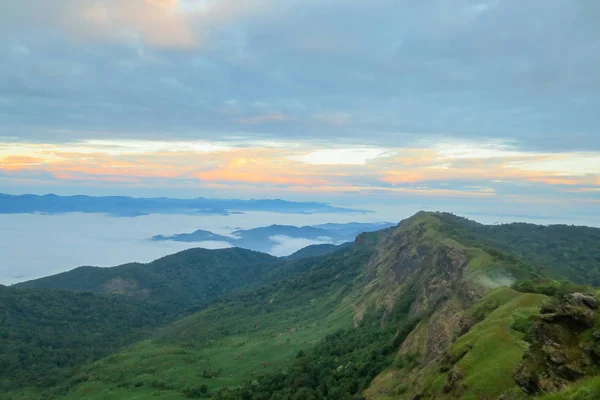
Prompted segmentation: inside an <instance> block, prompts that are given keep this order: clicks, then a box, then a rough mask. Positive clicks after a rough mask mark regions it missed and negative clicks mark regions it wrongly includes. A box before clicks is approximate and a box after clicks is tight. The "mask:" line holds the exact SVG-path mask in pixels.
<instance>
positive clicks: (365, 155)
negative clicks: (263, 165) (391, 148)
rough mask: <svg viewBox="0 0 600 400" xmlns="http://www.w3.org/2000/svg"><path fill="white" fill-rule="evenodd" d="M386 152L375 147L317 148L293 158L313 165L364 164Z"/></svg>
mask: <svg viewBox="0 0 600 400" xmlns="http://www.w3.org/2000/svg"><path fill="white" fill-rule="evenodd" d="M386 152H387V151H386V150H385V149H376V148H348V149H319V150H314V151H311V152H310V153H308V154H305V155H302V156H297V157H294V159H296V160H299V161H302V162H303V163H306V164H315V165H365V164H367V162H369V161H370V160H374V159H376V158H378V157H381V156H383V155H384V154H386Z"/></svg>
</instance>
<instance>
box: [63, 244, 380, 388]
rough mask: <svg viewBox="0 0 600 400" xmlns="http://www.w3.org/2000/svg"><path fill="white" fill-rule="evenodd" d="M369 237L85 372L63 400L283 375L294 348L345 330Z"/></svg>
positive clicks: (71, 384)
mask: <svg viewBox="0 0 600 400" xmlns="http://www.w3.org/2000/svg"><path fill="white" fill-rule="evenodd" d="M377 235H379V234H371V235H369V236H368V237H367V236H364V237H363V239H362V243H361V244H358V245H355V246H353V247H352V248H350V249H347V250H344V251H342V252H339V253H336V254H334V255H331V256H328V257H321V258H318V259H313V261H312V262H313V264H314V265H313V267H312V269H310V270H309V271H307V272H306V273H304V274H301V275H299V276H296V277H291V278H287V279H284V280H283V281H280V282H278V283H277V284H271V285H268V286H265V287H262V288H260V289H257V290H253V291H250V292H248V293H244V294H240V295H237V296H231V297H230V298H229V300H228V301H223V302H220V303H216V304H215V305H213V306H211V307H209V308H207V309H205V310H203V311H201V312H199V313H197V314H194V315H192V316H190V317H187V318H185V319H183V320H180V321H178V322H176V323H174V324H172V325H170V326H168V327H167V328H165V329H163V330H162V331H161V332H159V334H157V335H156V336H155V337H154V338H153V339H151V340H146V341H143V342H140V343H137V344H136V345H134V346H131V347H130V348H128V349H126V350H124V351H122V352H120V353H117V354H114V355H112V356H110V357H108V358H105V359H103V360H100V361H98V362H96V363H94V364H91V365H89V366H87V367H86V368H84V369H83V370H82V371H81V373H80V374H79V375H78V376H76V377H75V378H74V379H72V380H71V381H70V382H66V383H65V384H64V385H63V387H62V390H67V389H69V392H68V394H67V395H66V397H64V398H65V399H69V400H71V399H112V398H114V399H121V398H131V399H145V398H165V399H181V398H185V390H186V389H189V388H194V387H199V386H201V385H203V384H205V385H207V386H208V388H209V389H210V390H211V391H214V390H217V389H219V388H222V387H232V386H237V385H240V384H242V383H245V382H247V381H248V380H249V379H252V377H253V376H255V375H258V374H263V373H266V372H269V371H275V370H278V369H281V368H285V366H286V365H289V363H291V362H292V361H293V360H294V358H295V355H296V353H297V352H298V350H299V349H304V348H308V347H310V346H312V345H314V343H316V342H317V341H318V340H320V339H321V338H323V337H324V336H326V335H327V334H329V333H332V332H334V331H336V330H338V329H340V328H344V327H350V326H352V316H353V305H354V303H355V300H356V296H357V295H358V289H359V287H360V285H358V284H356V278H357V277H358V276H359V275H360V273H361V272H362V270H363V269H364V266H365V265H366V263H367V262H368V260H369V259H370V257H371V256H372V253H373V246H372V243H371V242H372V241H375V240H376V239H375V237H376V236H377ZM211 375H214V376H215V377H214V378H213V377H211Z"/></svg>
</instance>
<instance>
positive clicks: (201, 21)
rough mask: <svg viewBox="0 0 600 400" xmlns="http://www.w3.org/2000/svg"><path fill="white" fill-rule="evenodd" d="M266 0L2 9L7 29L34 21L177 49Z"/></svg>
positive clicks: (71, 32) (57, 2)
mask: <svg viewBox="0 0 600 400" xmlns="http://www.w3.org/2000/svg"><path fill="white" fill-rule="evenodd" d="M265 4H266V3H265V2H264V1H260V0H259V1H256V0H250V1H239V0H203V1H201V2H195V4H193V3H191V2H189V1H185V0H128V1H121V0H103V1H101V0H45V1H44V2H42V3H40V2H34V1H31V0H24V1H21V2H19V3H13V4H10V5H8V4H7V5H6V6H4V7H2V6H0V11H2V14H3V15H4V17H3V18H2V17H0V29H2V27H12V28H14V27H15V26H16V27H17V28H30V27H31V26H28V24H31V25H37V26H40V27H47V28H50V29H56V30H59V31H62V32H63V33H65V34H66V35H68V38H69V39H70V40H73V41H75V42H81V41H85V40H88V41H92V42H93V41H99V42H117V43H122V42H125V43H132V42H133V43H135V41H138V40H139V41H141V42H143V43H145V44H147V45H149V46H152V47H158V48H172V49H193V48H196V47H198V46H201V45H203V41H204V40H205V38H206V36H208V35H209V34H210V31H211V30H212V29H214V28H218V27H219V26H221V25H222V24H228V23H231V22H234V21H236V20H238V19H241V18H244V17H246V16H248V15H251V14H253V13H254V12H258V11H259V10H260V9H261V8H262V7H263V6H264V5H265Z"/></svg>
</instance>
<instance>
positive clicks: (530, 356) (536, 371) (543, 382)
mask: <svg viewBox="0 0 600 400" xmlns="http://www.w3.org/2000/svg"><path fill="white" fill-rule="evenodd" d="M597 310H598V302H597V301H596V299H595V298H594V297H592V296H589V295H586V294H583V293H571V294H568V295H566V296H564V297H563V298H561V299H560V300H553V301H549V302H547V303H546V304H544V306H543V307H542V310H541V314H540V315H539V317H538V318H537V320H536V321H535V322H534V324H533V327H532V339H533V341H532V344H531V346H530V347H529V349H528V350H527V352H526V353H525V354H524V355H523V360H522V361H521V363H520V364H519V366H518V367H517V369H516V370H515V372H514V374H513V378H514V380H515V382H516V383H517V385H518V386H519V387H520V388H521V389H522V390H523V391H524V392H525V393H527V394H529V395H535V394H539V393H541V392H548V393H552V392H556V391H559V390H562V389H563V388H565V387H566V386H568V385H570V384H571V383H572V382H574V381H577V380H579V379H582V378H584V377H585V376H586V375H593V374H595V373H596V368H597V365H600V346H599V344H598V342H597V341H596V340H600V332H598V334H596V332H594V333H593V336H592V332H589V330H591V328H592V327H593V326H594V325H595V323H596V319H597V317H598V313H597ZM586 332H589V333H590V334H586ZM590 337H593V338H595V339H596V340H590ZM586 338H587V339H586Z"/></svg>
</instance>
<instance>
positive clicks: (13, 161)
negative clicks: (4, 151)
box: [0, 156, 45, 171]
mask: <svg viewBox="0 0 600 400" xmlns="http://www.w3.org/2000/svg"><path fill="white" fill-rule="evenodd" d="M44 161H45V160H44V159H43V158H41V157H31V156H5V157H3V158H2V159H0V169H4V170H7V171H20V170H24V169H30V168H32V167H35V166H37V165H40V164H42V163H44Z"/></svg>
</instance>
